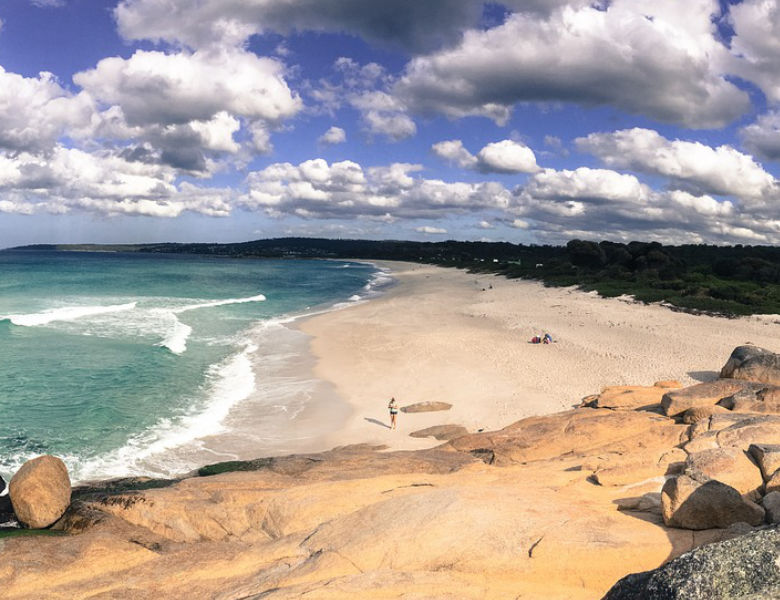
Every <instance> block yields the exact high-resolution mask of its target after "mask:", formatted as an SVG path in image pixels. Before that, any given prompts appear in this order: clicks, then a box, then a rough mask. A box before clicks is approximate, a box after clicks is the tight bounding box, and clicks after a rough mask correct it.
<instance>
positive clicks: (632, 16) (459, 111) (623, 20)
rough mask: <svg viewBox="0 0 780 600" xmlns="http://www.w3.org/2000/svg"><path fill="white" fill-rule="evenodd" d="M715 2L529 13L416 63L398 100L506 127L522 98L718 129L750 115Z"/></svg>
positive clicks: (645, 1) (660, 0)
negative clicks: (732, 72)
mask: <svg viewBox="0 0 780 600" xmlns="http://www.w3.org/2000/svg"><path fill="white" fill-rule="evenodd" d="M718 13H719V8H718V3H717V2H716V1H715V0H689V1H687V2H678V1H677V0H613V1H612V2H610V3H608V4H607V5H605V6H604V7H600V8H596V7H592V6H582V7H580V8H572V7H564V8H562V9H560V10H558V11H556V12H553V13H552V14H551V15H550V16H549V17H547V18H541V19H540V18H539V17H538V16H533V15H529V14H523V13H515V14H513V15H511V16H510V17H509V18H508V19H507V20H506V22H505V23H504V24H503V25H500V26H498V27H495V28H493V29H490V30H487V31H481V30H470V31H468V32H466V33H465V35H464V38H463V41H462V42H461V43H460V44H459V45H458V46H457V47H454V48H450V49H445V50H442V51H440V52H437V53H434V54H430V55H428V56H421V57H418V58H415V59H413V60H412V61H411V62H410V63H409V64H408V65H407V68H406V71H405V73H404V75H403V76H402V78H401V79H400V80H399V82H398V83H397V84H396V86H395V90H394V91H395V94H396V95H397V96H398V97H399V98H401V99H402V100H403V102H404V103H405V104H406V105H407V106H408V107H409V108H410V109H413V110H415V111H418V112H420V111H421V112H437V113H444V114H446V115H448V116H450V117H463V116H467V115H482V116H486V117H489V118H491V119H493V120H495V121H496V122H497V123H499V124H501V123H504V122H506V120H507V119H508V116H509V112H510V110H511V108H512V107H513V106H514V105H515V104H516V103H518V102H524V101H562V102H575V103H578V104H582V105H586V106H590V105H605V104H608V105H612V106H615V107H617V108H620V109H622V110H625V111H627V112H630V113H638V114H644V115H648V116H650V117H653V118H655V119H658V120H660V121H665V122H672V123H679V124H684V125H687V126H689V127H702V128H704V127H719V126H722V125H724V124H726V123H728V122H730V121H732V120H733V119H735V118H737V117H738V116H739V115H741V114H742V113H744V112H746V111H747V110H748V108H749V98H748V95H747V94H746V93H745V92H743V91H741V90H740V89H739V88H737V87H736V86H735V85H733V84H732V83H730V82H728V81H727V80H726V79H725V77H724V72H725V70H726V66H727V62H728V53H727V51H726V49H725V47H724V46H722V45H721V44H720V42H719V41H717V40H716V39H715V37H714V35H713V33H714V25H713V23H712V21H711V17H712V16H713V15H717V14H718Z"/></svg>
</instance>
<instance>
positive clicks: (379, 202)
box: [241, 159, 511, 219]
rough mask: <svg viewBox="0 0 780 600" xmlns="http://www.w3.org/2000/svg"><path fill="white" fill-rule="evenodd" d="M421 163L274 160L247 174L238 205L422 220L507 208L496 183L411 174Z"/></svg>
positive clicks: (283, 212)
mask: <svg viewBox="0 0 780 600" xmlns="http://www.w3.org/2000/svg"><path fill="white" fill-rule="evenodd" d="M420 168H421V167H420V166H419V165H411V164H405V163H394V164H392V165H390V166H388V167H373V168H370V169H368V170H363V168H362V167H361V166H360V165H358V164H357V163H354V162H351V161H342V162H336V163H333V164H328V163H327V162H326V161H325V160H323V159H315V160H310V161H305V162H303V163H301V164H299V165H297V166H295V165H292V164H290V163H276V164H273V165H270V166H269V167H267V168H265V169H263V170H262V171H256V172H253V173H250V175H249V176H248V178H247V185H248V188H249V191H248V193H247V194H246V195H245V196H243V197H242V198H241V204H242V206H244V207H245V208H247V209H249V210H262V211H265V212H267V213H268V214H271V215H275V216H281V215H297V216H301V217H306V218H351V217H370V218H391V219H395V218H421V217H439V216H445V215H449V214H455V213H465V212H473V211H477V210H484V209H496V210H505V209H507V208H508V207H509V203H510V200H511V196H510V193H509V192H508V190H506V188H504V187H503V186H501V185H500V184H497V183H492V182H484V183H462V182H454V183H448V182H444V181H440V180H437V179H423V178H415V177H412V176H411V175H410V173H414V172H416V171H419V170H420Z"/></svg>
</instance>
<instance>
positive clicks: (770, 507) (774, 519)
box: [761, 492, 780, 524]
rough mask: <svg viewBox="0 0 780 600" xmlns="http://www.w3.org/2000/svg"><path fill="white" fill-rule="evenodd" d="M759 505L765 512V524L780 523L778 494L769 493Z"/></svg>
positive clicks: (779, 499)
mask: <svg viewBox="0 0 780 600" xmlns="http://www.w3.org/2000/svg"><path fill="white" fill-rule="evenodd" d="M761 504H762V506H763V507H764V510H765V511H766V520H767V523H773V524H777V523H780V492H769V493H768V494H767V495H766V496H764V498H763V499H762V500H761Z"/></svg>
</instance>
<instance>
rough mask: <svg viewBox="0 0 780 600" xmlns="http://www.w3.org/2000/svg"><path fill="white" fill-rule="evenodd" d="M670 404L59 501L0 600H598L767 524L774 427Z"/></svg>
mask: <svg viewBox="0 0 780 600" xmlns="http://www.w3.org/2000/svg"><path fill="white" fill-rule="evenodd" d="M732 383H733V382H732ZM719 385H726V384H719ZM736 385H737V386H740V387H739V389H746V387H745V386H747V387H750V389H754V388H753V387H752V386H753V385H754V384H751V383H750V382H737V383H736ZM755 385H760V386H763V387H764V388H766V384H755ZM694 387H695V386H694ZM670 389H671V388H670V387H669V386H662V385H660V384H656V385H654V386H650V387H648V388H640V387H637V386H632V387H631V389H628V388H627V387H625V386H624V387H622V388H621V389H620V390H617V388H607V389H606V390H605V391H604V393H605V394H607V392H608V390H612V391H611V392H609V393H611V394H612V396H611V397H610V396H609V395H607V396H606V397H605V399H604V402H603V404H599V401H600V396H599V397H598V398H594V399H592V400H593V401H592V402H591V403H590V407H587V408H580V409H577V410H571V411H566V412H563V413H558V414H553V415H547V416H541V417H532V418H528V419H523V420H522V421H518V422H517V423H513V424H511V425H509V426H508V427H505V428H504V429H501V430H499V431H491V432H480V433H473V434H465V435H458V436H457V437H454V438H452V439H450V440H448V441H447V442H446V443H443V444H442V445H440V446H439V447H438V448H434V449H430V450H422V451H415V452H387V451H386V449H385V448H383V447H379V446H370V445H357V446H348V447H342V448H336V449H334V450H331V451H330V452H324V453H316V454H302V455H293V456H284V457H270V458H259V459H255V460H251V461H229V462H225V463H218V464H215V465H209V466H207V467H203V468H201V469H199V470H198V471H197V472H195V473H192V474H190V475H189V476H187V477H184V478H182V479H181V480H176V481H161V480H151V479H144V478H137V479H124V480H116V481H111V482H103V483H102V484H100V485H99V486H94V487H91V488H79V489H77V490H75V491H74V501H73V502H72V504H71V505H70V507H69V508H68V510H67V511H66V513H65V515H64V516H63V517H62V518H61V519H60V520H59V521H58V522H57V523H56V524H55V525H54V526H53V529H55V530H57V531H62V532H67V533H69V534H71V535H67V536H64V537H61V538H57V539H52V538H29V539H18V538H12V539H0V565H2V568H0V589H2V590H3V597H4V598H6V597H7V598H9V599H11V600H14V599H22V598H74V597H94V598H98V597H102V598H112V597H127V598H138V599H146V598H150V599H151V598H161V597H178V596H180V595H181V594H182V589H183V584H182V582H186V595H187V597H188V598H189V599H190V600H198V599H200V598H204V599H205V598H215V597H223V598H260V597H262V598H266V599H274V598H278V599H282V598H300V597H313V598H320V599H336V598H338V599H339V600H341V599H352V598H354V599H358V598H360V599H362V598H365V597H388V598H390V597H403V596H419V597H442V598H448V597H451V598H503V597H527V598H549V599H554V600H555V599H558V600H562V599H564V598H565V599H567V600H586V599H591V598H596V597H600V596H602V595H603V594H604V593H605V592H606V591H607V590H608V589H609V588H610V586H612V585H613V583H614V582H615V581H617V580H618V579H619V578H621V577H623V576H625V575H626V573H628V572H632V571H646V570H647V569H652V568H655V567H657V566H658V565H660V564H662V563H663V562H664V561H667V560H669V559H670V558H674V557H676V556H679V555H680V554H682V553H684V552H686V551H688V550H691V549H693V548H696V547H698V546H701V545H702V544H707V543H712V542H717V541H721V540H726V539H730V538H732V537H734V536H737V535H741V534H742V533H744V532H745V531H746V530H749V529H750V528H751V527H753V526H759V525H761V524H762V523H763V522H764V519H765V513H766V515H767V516H766V518H767V519H774V518H775V515H776V512H775V502H776V500H775V496H773V495H772V494H771V493H768V492H771V490H768V491H767V492H765V491H764V490H763V489H762V484H763V482H764V479H765V477H766V476H767V475H770V471H772V473H771V475H770V477H769V479H768V481H767V483H766V486H767V488H769V486H770V485H772V482H773V477H774V476H776V475H777V470H776V469H774V467H775V462H774V461H775V460H776V457H775V456H774V454H773V453H774V449H773V446H772V444H775V443H776V444H778V445H780V415H774V414H771V413H770V414H766V413H762V414H754V413H736V412H733V411H730V410H728V408H726V407H723V406H716V403H715V398H716V397H719V395H720V394H721V392H722V390H721V392H718V393H717V394H713V395H712V396H711V397H710V399H709V400H708V403H709V404H708V405H702V406H703V407H704V408H702V409H697V408H696V407H695V406H692V407H689V409H686V410H690V409H693V410H690V412H688V413H687V417H685V418H684V419H679V418H677V416H675V417H674V418H670V417H668V416H666V415H664V414H659V411H658V406H659V405H658V403H657V399H658V398H659V397H662V396H663V395H664V394H670V393H677V392H680V393H682V392H685V390H673V391H671V392H670ZM739 389H738V390H737V391H739ZM735 393H736V392H731V394H730V395H731V396H733V395H734V394H735ZM684 396H685V395H684V394H683V397H684ZM689 397H692V396H691V395H690V394H689ZM724 397H728V396H724ZM648 399H656V403H655V404H646V402H647V401H648ZM721 399H722V398H721ZM607 405H609V408H604V407H601V408H594V406H607ZM629 405H634V406H635V409H634V410H631V409H628V406H629ZM445 406H447V405H445ZM423 407H425V408H428V409H429V408H430V407H431V403H423ZM406 408H407V409H408V408H409V407H406ZM683 420H688V421H690V422H689V423H684V422H681V421H683ZM456 428H457V426H452V427H449V426H448V427H439V428H428V429H426V430H421V431H420V432H416V435H439V436H440V437H444V436H447V437H449V435H450V434H453V433H455V432H456V431H457V432H458V433H462V432H460V430H457V429H456ZM775 439H778V440H779V441H777V442H775V441H773V440H775ZM751 444H752V445H753V446H754V447H752V446H751ZM749 449H750V452H749V454H748V453H747V452H748V450H749ZM752 461H755V464H754V462H752ZM773 469H774V470H773ZM665 482H666V483H665ZM777 483H778V485H780V476H778V482H777ZM757 492H760V493H762V494H765V495H764V497H763V498H762V499H761V505H759V504H757V503H754V502H752V501H750V500H749V498H751V497H755V495H756V493H757ZM529 499H533V501H529ZM635 597H639V598H641V597H644V596H642V595H641V594H640V595H638V596H635Z"/></svg>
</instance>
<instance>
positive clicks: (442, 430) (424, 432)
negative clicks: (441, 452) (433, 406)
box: [409, 425, 468, 441]
mask: <svg viewBox="0 0 780 600" xmlns="http://www.w3.org/2000/svg"><path fill="white" fill-rule="evenodd" d="M467 433H468V430H467V429H466V428H465V427H463V426H462V425H434V426H433V427H426V428H425V429H420V430H418V431H413V432H412V433H410V434H409V436H410V437H414V438H426V437H432V438H435V439H437V440H442V441H444V440H451V439H453V438H456V437H460V436H462V435H466V434H467Z"/></svg>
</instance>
